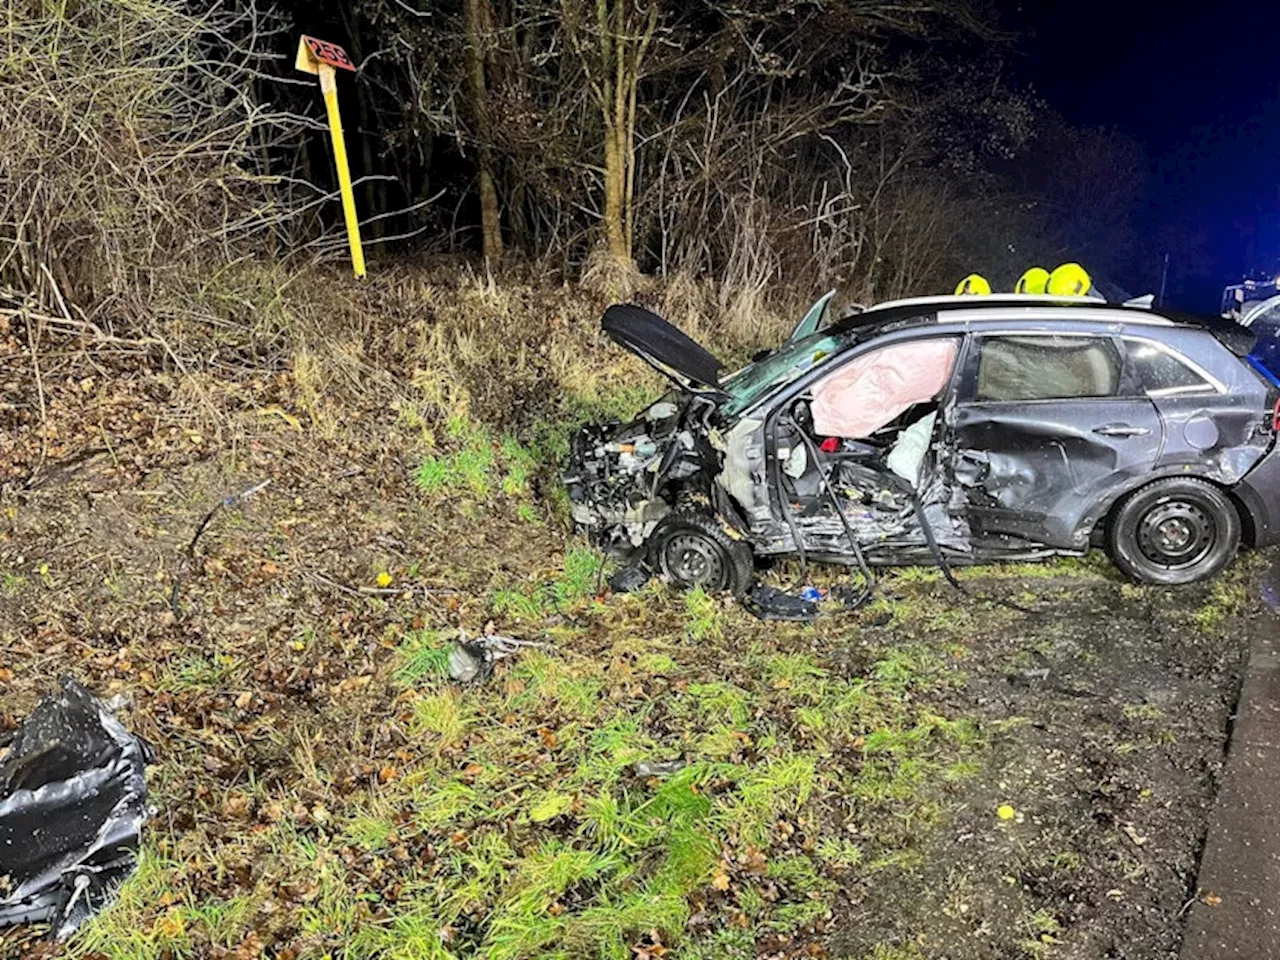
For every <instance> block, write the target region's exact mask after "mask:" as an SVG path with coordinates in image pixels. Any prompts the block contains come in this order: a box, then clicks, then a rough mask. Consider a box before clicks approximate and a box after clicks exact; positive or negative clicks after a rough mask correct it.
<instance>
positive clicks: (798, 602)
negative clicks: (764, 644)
mask: <svg viewBox="0 0 1280 960" xmlns="http://www.w3.org/2000/svg"><path fill="white" fill-rule="evenodd" d="M742 605H743V606H744V607H746V609H747V610H748V611H749V612H750V613H752V614H754V615H755V616H757V617H759V618H760V619H761V620H788V621H794V622H800V623H804V622H808V621H810V620H816V619H817V617H818V603H817V601H816V600H810V599H808V598H807V597H804V596H801V595H797V594H794V593H787V592H786V591H785V590H779V589H778V588H777V587H771V586H769V585H768V584H764V583H757V584H756V585H755V586H753V587H752V588H751V590H750V592H749V593H748V594H747V595H746V597H745V598H744V599H743V601H742Z"/></svg>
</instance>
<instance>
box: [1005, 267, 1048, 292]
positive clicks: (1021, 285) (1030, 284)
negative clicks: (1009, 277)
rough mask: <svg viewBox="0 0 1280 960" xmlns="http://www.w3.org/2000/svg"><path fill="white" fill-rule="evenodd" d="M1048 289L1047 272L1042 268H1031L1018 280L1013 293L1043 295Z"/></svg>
mask: <svg viewBox="0 0 1280 960" xmlns="http://www.w3.org/2000/svg"><path fill="white" fill-rule="evenodd" d="M1048 289H1049V271H1048V270H1046V269H1045V268H1044V267H1032V268H1031V269H1030V270H1028V271H1027V272H1026V273H1024V274H1023V275H1022V276H1020V277H1019V278H1018V282H1017V283H1016V284H1015V285H1014V287H1013V292H1014V293H1044V292H1045V291H1046V290H1048Z"/></svg>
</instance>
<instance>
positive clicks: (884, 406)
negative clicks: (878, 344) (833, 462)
mask: <svg viewBox="0 0 1280 960" xmlns="http://www.w3.org/2000/svg"><path fill="white" fill-rule="evenodd" d="M958 347H959V340H958V339H956V338H953V337H947V338H939V339H936V340H923V341H912V342H910V343H899V344H894V345H892V346H888V347H885V348H884V349H882V350H876V351H874V352H872V353H869V354H866V355H865V356H861V357H858V358H857V359H855V360H852V361H850V362H849V363H847V364H845V365H844V366H843V367H841V368H840V369H839V370H837V371H835V372H834V373H832V374H831V375H830V376H828V377H825V378H824V379H822V380H820V381H819V382H818V385H817V386H816V387H814V389H813V428H814V432H815V433H817V434H818V435H819V436H823V437H843V438H845V439H848V440H858V439H860V438H862V437H866V436H869V435H870V434H872V433H874V432H875V431H876V430H878V429H880V428H881V427H883V426H884V425H885V424H887V423H890V422H891V421H892V420H893V419H894V418H895V417H897V416H898V415H899V414H901V413H902V412H903V411H904V410H906V409H908V408H909V407H911V406H913V405H915V404H917V403H924V402H926V401H928V400H932V399H933V398H934V397H936V396H937V395H938V394H939V393H941V392H942V388H943V387H944V386H946V383H947V378H948V377H950V376H951V368H952V367H953V366H955V362H956V352H957V349H958Z"/></svg>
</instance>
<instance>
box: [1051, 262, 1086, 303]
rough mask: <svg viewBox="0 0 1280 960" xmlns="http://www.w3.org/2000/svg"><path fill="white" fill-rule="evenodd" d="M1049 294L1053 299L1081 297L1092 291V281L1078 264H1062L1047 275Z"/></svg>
mask: <svg viewBox="0 0 1280 960" xmlns="http://www.w3.org/2000/svg"><path fill="white" fill-rule="evenodd" d="M1048 289H1049V293H1050V294H1051V295H1053V296H1055V297H1083V296H1084V295H1085V294H1087V293H1088V292H1089V291H1090V290H1091V289H1093V281H1092V280H1091V279H1090V278H1089V274H1088V273H1087V272H1086V271H1085V269H1084V267H1082V266H1080V264H1078V263H1064V264H1063V265H1062V266H1060V267H1058V269H1057V270H1055V271H1053V273H1051V274H1049V288H1048Z"/></svg>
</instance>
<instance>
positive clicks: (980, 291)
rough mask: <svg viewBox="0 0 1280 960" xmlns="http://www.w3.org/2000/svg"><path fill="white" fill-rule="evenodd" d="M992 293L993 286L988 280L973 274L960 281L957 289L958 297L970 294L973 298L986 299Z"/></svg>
mask: <svg viewBox="0 0 1280 960" xmlns="http://www.w3.org/2000/svg"><path fill="white" fill-rule="evenodd" d="M990 292H991V284H990V283H989V282H988V281H987V278H986V277H984V276H982V275H981V274H978V273H971V274H969V275H968V276H967V277H965V278H964V279H963V280H961V281H960V283H959V285H958V286H957V287H956V296H957V297H959V296H963V295H965V294H970V295H973V296H979V297H984V296H986V295H987V294H989V293H990Z"/></svg>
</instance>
